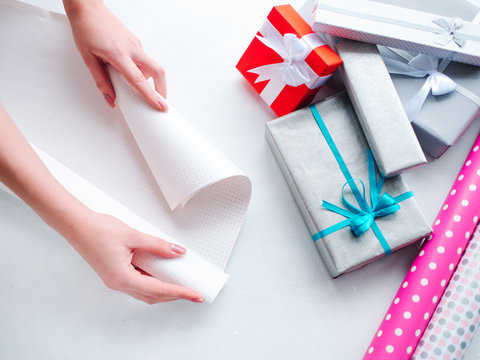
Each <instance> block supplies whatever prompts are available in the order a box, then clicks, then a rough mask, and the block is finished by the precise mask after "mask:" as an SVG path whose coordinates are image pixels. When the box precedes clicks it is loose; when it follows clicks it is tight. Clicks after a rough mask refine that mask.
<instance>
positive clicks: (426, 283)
mask: <svg viewBox="0 0 480 360" xmlns="http://www.w3.org/2000/svg"><path fill="white" fill-rule="evenodd" d="M420 284H422V285H423V286H427V285H428V280H427V279H425V278H423V279H422V280H420Z"/></svg>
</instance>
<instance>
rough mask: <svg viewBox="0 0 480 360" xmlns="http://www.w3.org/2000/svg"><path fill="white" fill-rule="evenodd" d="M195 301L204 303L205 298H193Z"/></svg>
mask: <svg viewBox="0 0 480 360" xmlns="http://www.w3.org/2000/svg"><path fill="white" fill-rule="evenodd" d="M192 301H193V302H196V303H203V302H204V301H205V300H204V299H203V298H201V297H200V298H195V299H192Z"/></svg>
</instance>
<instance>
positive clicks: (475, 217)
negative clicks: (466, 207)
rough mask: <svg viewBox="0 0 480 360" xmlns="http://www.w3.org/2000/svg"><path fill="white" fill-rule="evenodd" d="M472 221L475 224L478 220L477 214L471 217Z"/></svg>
mask: <svg viewBox="0 0 480 360" xmlns="http://www.w3.org/2000/svg"><path fill="white" fill-rule="evenodd" d="M473 222H474V223H475V224H476V223H477V222H478V216H474V217H473Z"/></svg>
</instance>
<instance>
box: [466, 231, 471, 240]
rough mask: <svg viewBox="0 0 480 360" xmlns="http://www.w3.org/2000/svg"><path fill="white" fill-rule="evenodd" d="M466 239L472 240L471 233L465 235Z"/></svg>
mask: <svg viewBox="0 0 480 360" xmlns="http://www.w3.org/2000/svg"><path fill="white" fill-rule="evenodd" d="M465 239H470V233H469V232H468V231H467V232H466V233H465Z"/></svg>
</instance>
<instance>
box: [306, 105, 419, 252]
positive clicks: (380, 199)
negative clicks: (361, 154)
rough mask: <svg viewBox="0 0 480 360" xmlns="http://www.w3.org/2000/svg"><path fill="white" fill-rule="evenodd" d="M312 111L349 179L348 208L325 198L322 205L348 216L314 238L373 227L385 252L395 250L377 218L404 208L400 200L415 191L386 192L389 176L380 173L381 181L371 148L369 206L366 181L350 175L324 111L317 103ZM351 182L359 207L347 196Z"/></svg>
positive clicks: (368, 163)
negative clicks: (326, 123) (336, 232)
mask: <svg viewBox="0 0 480 360" xmlns="http://www.w3.org/2000/svg"><path fill="white" fill-rule="evenodd" d="M310 110H311V111H312V114H313V117H314V118H315V121H316V122H317V125H318V127H319V128H320V130H321V132H322V134H323V136H324V137H325V140H326V141H327V144H328V146H329V147H330V150H332V153H333V155H334V156H335V159H336V160H337V163H338V165H339V167H340V170H341V171H342V173H343V175H344V176H345V179H346V180H347V181H346V182H345V184H344V185H343V187H342V203H343V205H344V206H345V208H341V207H339V206H337V205H334V204H332V203H329V202H327V201H323V203H322V206H323V207H324V208H325V209H327V210H330V211H333V212H336V213H337V214H340V215H342V216H344V217H345V218H346V219H345V220H343V221H340V222H339V223H337V224H335V225H332V226H330V227H328V228H326V229H324V230H322V231H319V232H318V233H316V234H314V235H312V238H313V240H314V241H317V240H319V239H321V238H324V237H325V236H327V235H330V234H332V233H334V232H335V231H338V230H340V229H343V228H345V227H347V226H350V228H351V230H352V232H353V233H354V234H355V236H357V237H360V236H362V235H363V234H365V232H367V231H368V230H369V229H370V228H371V229H372V231H373V233H374V234H375V236H376V237H377V239H378V241H379V242H380V245H381V246H382V248H383V250H384V251H385V254H386V255H388V254H390V253H391V252H392V249H391V248H390V245H388V242H387V240H386V239H385V237H384V236H383V234H382V232H381V231H380V229H379V228H378V225H377V223H376V222H375V218H377V217H381V216H387V215H390V214H393V213H394V212H396V211H398V210H400V205H399V204H398V203H400V202H402V201H404V200H406V199H408V198H410V197H412V196H413V193H412V192H411V191H407V192H405V193H403V194H401V195H398V196H395V197H393V196H391V195H390V194H388V193H383V194H382V188H383V184H384V182H385V177H384V176H383V175H381V174H380V178H379V179H378V181H377V176H376V173H375V160H374V159H373V155H372V152H371V151H370V150H367V165H368V177H369V185H370V204H371V205H369V204H368V202H367V199H366V198H365V184H364V183H363V181H362V180H359V179H354V178H353V177H352V175H351V174H350V171H349V170H348V168H347V164H345V161H344V160H343V158H342V156H341V155H340V152H339V151H338V148H337V146H336V145H335V142H334V141H333V139H332V136H331V135H330V133H329V131H328V129H327V127H326V126H325V123H324V122H323V119H322V117H321V116H320V113H319V112H318V110H317V108H316V107H315V105H310ZM356 181H358V182H359V183H360V184H361V185H362V189H363V192H360V189H359V188H358V186H357V184H356ZM347 185H348V186H349V187H350V189H351V191H352V193H353V196H354V197H355V200H356V201H357V203H358V207H357V206H355V205H353V204H352V203H351V202H349V201H348V200H347V199H346V198H345V196H344V193H345V187H346V186H347Z"/></svg>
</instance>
